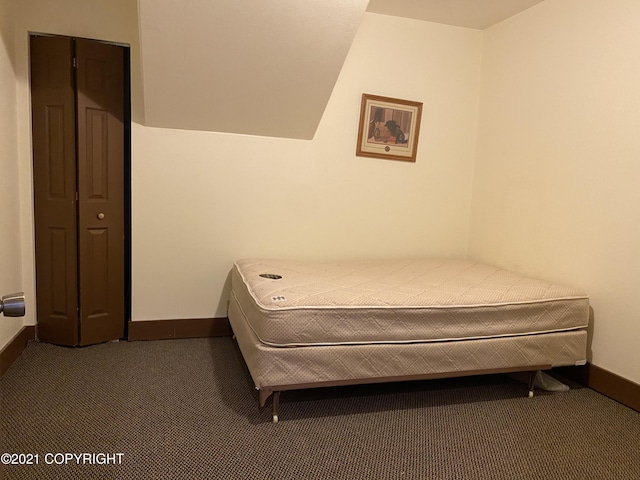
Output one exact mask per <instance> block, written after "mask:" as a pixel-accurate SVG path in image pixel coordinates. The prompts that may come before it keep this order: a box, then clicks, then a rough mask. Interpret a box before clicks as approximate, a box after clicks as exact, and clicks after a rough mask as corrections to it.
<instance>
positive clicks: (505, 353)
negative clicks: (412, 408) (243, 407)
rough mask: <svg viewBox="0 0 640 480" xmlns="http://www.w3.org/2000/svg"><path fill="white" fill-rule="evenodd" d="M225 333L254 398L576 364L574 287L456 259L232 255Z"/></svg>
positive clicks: (581, 297) (580, 339) (580, 335)
mask: <svg viewBox="0 0 640 480" xmlns="http://www.w3.org/2000/svg"><path fill="white" fill-rule="evenodd" d="M228 316H229V321H230V324H231V327H232V329H233V332H234V337H235V338H236V340H237V342H238V346H239V348H240V351H241V353H242V356H243V358H244V360H245V363H246V365H247V368H248V370H249V373H250V375H251V377H252V379H253V382H254V384H255V387H256V389H258V391H259V404H260V406H261V407H263V406H264V405H265V404H266V401H267V399H268V398H269V397H271V396H272V395H273V421H274V422H277V421H278V416H279V411H278V410H279V398H280V393H281V392H283V391H287V390H294V389H303V388H315V387H323V386H325V387H326V386H338V385H350V384H363V383H378V382H390V381H405V380H417V379H432V378H444V377H456V376H466V375H478V374H491V373H507V372H526V371H528V372H531V375H530V381H529V396H533V378H534V374H535V373H536V372H537V371H539V370H547V369H550V368H552V367H557V366H568V365H581V364H584V363H585V362H586V350H587V330H586V329H587V325H588V322H589V298H588V296H587V295H585V294H584V293H583V292H581V291H579V290H577V289H574V288H571V287H567V286H563V285H558V284H554V283H552V282H547V281H544V280H539V279H535V278H530V277H527V276H525V275H522V274H519V273H517V272H512V271H508V270H505V269H502V268H498V267H495V266H492V265H486V264H483V263H478V262H473V261H466V260H457V259H424V260H372V261H340V262H300V261H293V260H276V259H243V260H239V261H237V262H236V263H235V264H234V266H233V269H232V271H231V294H230V301H229V311H228Z"/></svg>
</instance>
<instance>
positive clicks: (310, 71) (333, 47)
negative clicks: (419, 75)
mask: <svg viewBox="0 0 640 480" xmlns="http://www.w3.org/2000/svg"><path fill="white" fill-rule="evenodd" d="M541 1H543V0H349V1H346V0H322V1H318V0H278V1H277V2H276V1H256V0H214V1H212V0H188V1H181V2H176V1H175V0H137V4H138V24H139V29H140V30H139V34H140V55H141V61H142V86H143V102H144V118H145V124H146V125H148V126H153V127H164V128H175V129H186V130H206V131H214V132H227V133H239V134H246V135H259V136H269V137H283V138H297V139H311V138H313V136H314V134H315V131H316V128H317V126H318V124H319V122H320V119H321V118H322V115H323V113H324V109H325V107H326V105H327V102H328V100H329V97H330V95H331V92H332V90H333V87H334V85H335V82H336V80H337V78H338V75H339V74H340V70H341V68H342V64H343V62H344V60H345V58H346V56H347V53H348V52H349V49H350V47H351V43H352V42H353V39H354V37H355V35H356V32H357V31H358V28H359V26H360V22H361V21H362V18H363V17H364V15H365V12H371V13H376V14H384V15H392V16H398V17H408V18H413V19H417V20H425V21H430V22H436V23H444V24H449V25H456V26H462V27H469V28H476V29H484V28H487V27H489V26H491V25H493V24H495V23H498V22H500V21H502V20H504V19H506V18H508V17H510V16H513V15H515V14H517V13H519V12H521V11H523V10H525V9H527V8H529V7H532V6H533V5H535V4H537V3H540V2H541Z"/></svg>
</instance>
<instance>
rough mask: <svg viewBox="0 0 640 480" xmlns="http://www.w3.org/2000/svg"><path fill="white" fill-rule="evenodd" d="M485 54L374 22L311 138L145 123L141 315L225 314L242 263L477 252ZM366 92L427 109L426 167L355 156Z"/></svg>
mask: <svg viewBox="0 0 640 480" xmlns="http://www.w3.org/2000/svg"><path fill="white" fill-rule="evenodd" d="M481 50H482V32H480V31H477V30H470V29H464V28H456V27H449V26H444V25H437V24H432V23H426V22H419V21H414V20H407V19H400V18H395V17H388V16H384V15H375V14H366V15H365V17H364V20H363V23H362V24H361V26H360V29H359V30H358V33H357V35H356V38H355V41H354V43H353V45H352V47H351V50H350V52H349V55H348V56H347V59H346V61H345V64H344V66H343V69H342V71H341V74H340V77H339V78H338V81H337V83H336V86H335V88H334V90H333V93H332V96H331V99H330V101H329V103H328V105H327V107H326V110H325V112H324V115H323V118H322V121H321V123H320V125H319V127H318V130H317V132H316V135H315V137H314V139H313V140H311V141H299V140H286V139H276V138H265V137H252V136H242V135H232V134H221V133H211V132H193V131H181V130H168V129H160V128H149V127H144V126H142V125H137V124H134V128H133V166H132V168H133V172H132V177H133V185H132V191H133V194H132V195H133V199H132V201H133V207H132V208H133V212H132V213H133V219H132V223H133V232H132V233H133V292H132V293H133V305H132V310H133V311H132V315H133V319H134V320H152V319H162V318H167V319H169V318H198V317H201V318H206V317H213V316H217V317H221V316H225V315H226V302H227V298H228V289H229V284H228V273H229V271H230V270H231V267H232V265H233V261H234V260H235V259H238V258H242V257H254V256H256V257H257V256H269V257H289V258H305V259H341V258H354V257H374V258H375V257H417V256H430V255H439V256H465V255H466V251H467V240H468V222H469V209H470V200H471V198H470V196H471V182H472V172H473V162H474V155H475V143H476V126H477V108H478V93H479V88H480V66H481ZM362 93H371V94H377V95H383V96H389V97H395V98H405V99H408V100H414V101H421V102H423V103H424V108H423V115H422V127H421V128H422V129H421V134H420V142H419V146H418V159H417V162H416V163H406V162H398V161H389V160H379V159H373V158H364V157H356V156H355V149H356V136H357V129H358V117H359V111H360V101H361V96H362ZM274 121H277V116H276V117H275V118H274Z"/></svg>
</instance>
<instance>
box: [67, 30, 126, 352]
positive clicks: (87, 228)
mask: <svg viewBox="0 0 640 480" xmlns="http://www.w3.org/2000/svg"><path fill="white" fill-rule="evenodd" d="M76 57H77V118H78V198H79V202H78V251H79V258H80V264H79V292H80V342H79V343H80V345H88V344H91V343H96V342H100V341H106V340H115V339H119V338H121V337H122V336H123V335H124V302H125V300H124V281H125V274H124V124H123V106H124V98H123V96H124V94H123V59H124V56H123V50H122V47H118V46H115V45H107V44H103V43H98V42H93V41H89V40H82V39H78V40H76Z"/></svg>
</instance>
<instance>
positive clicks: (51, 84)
mask: <svg viewBox="0 0 640 480" xmlns="http://www.w3.org/2000/svg"><path fill="white" fill-rule="evenodd" d="M31 110H32V112H31V113H32V117H31V119H32V120H31V122H32V142H33V190H34V221H35V243H36V251H35V258H36V292H37V293H36V308H37V314H38V337H39V338H40V339H41V340H42V341H45V342H50V343H56V344H59V345H77V344H78V293H77V292H78V266H77V245H76V242H77V240H76V238H77V230H76V133H75V129H76V120H75V115H76V114H75V91H74V72H73V41H72V39H71V38H67V37H31Z"/></svg>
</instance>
